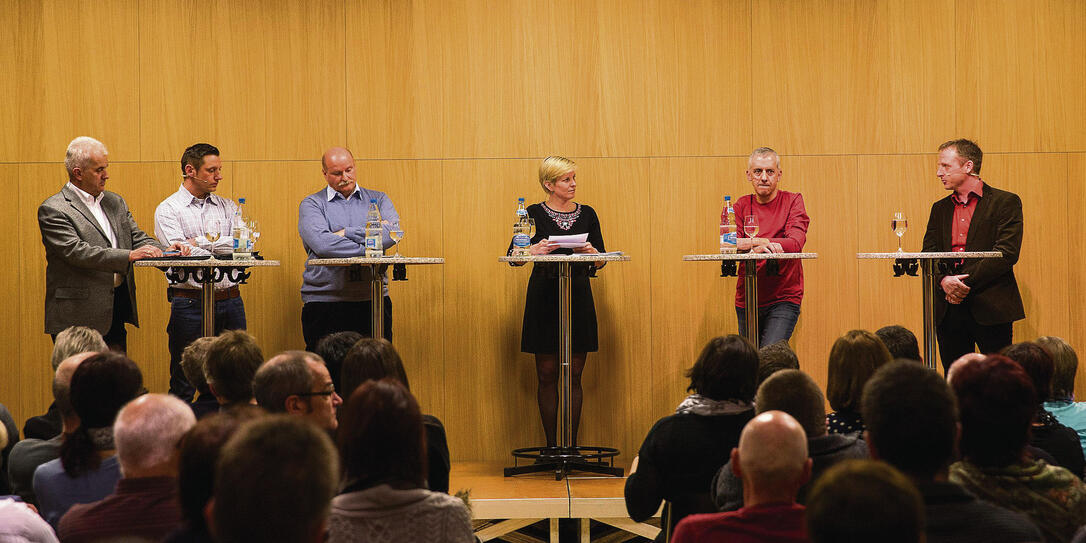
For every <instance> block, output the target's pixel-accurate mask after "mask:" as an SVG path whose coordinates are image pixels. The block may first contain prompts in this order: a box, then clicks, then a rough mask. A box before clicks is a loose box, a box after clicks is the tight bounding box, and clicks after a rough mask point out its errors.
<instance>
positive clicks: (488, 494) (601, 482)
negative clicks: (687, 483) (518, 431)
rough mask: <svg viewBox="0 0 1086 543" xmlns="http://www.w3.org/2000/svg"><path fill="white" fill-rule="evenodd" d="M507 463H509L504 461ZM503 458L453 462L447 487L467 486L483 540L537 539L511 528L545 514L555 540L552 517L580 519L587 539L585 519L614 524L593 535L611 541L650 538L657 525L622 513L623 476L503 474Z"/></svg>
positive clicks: (585, 540) (582, 534)
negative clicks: (610, 530) (558, 477)
mask: <svg viewBox="0 0 1086 543" xmlns="http://www.w3.org/2000/svg"><path fill="white" fill-rule="evenodd" d="M509 465H511V464H509ZM505 467H508V466H507V465H506V464H502V463H497V462H492V463H483V462H462V463H453V465H452V472H451V473H450V474H449V491H450V492H454V493H455V492H459V491H461V490H467V491H468V495H469V502H470V504H471V513H472V518H473V519H474V521H475V526H476V532H475V534H476V535H477V536H479V538H480V539H481V540H483V541H489V540H492V539H495V538H499V537H500V538H502V539H504V540H506V541H541V540H540V539H538V538H535V537H529V536H526V535H522V534H519V533H514V532H516V530H519V529H521V528H524V527H525V526H530V525H532V524H535V523H537V522H539V521H540V520H544V519H549V520H550V522H549V526H550V530H549V532H550V534H549V541H551V542H553V543H557V542H558V519H564V518H572V519H580V521H579V526H578V528H579V531H580V541H581V542H582V543H588V542H589V541H592V539H591V537H590V533H589V528H590V520H595V521H597V522H600V523H603V524H607V525H609V526H613V527H615V528H618V529H619V530H620V531H618V532H616V533H611V534H609V535H608V536H606V537H604V538H601V539H598V540H597V541H601V542H603V541H606V542H608V543H617V542H619V541H626V540H628V539H631V538H634V537H637V536H641V537H645V538H648V539H653V538H655V537H656V534H657V533H658V532H659V531H660V529H659V528H658V527H656V526H653V525H650V524H645V523H639V522H634V521H632V520H630V518H629V517H628V516H627V515H626V502H625V500H624V499H623V497H622V490H623V487H624V486H625V484H626V478H625V477H608V476H600V475H595V474H590V473H574V474H573V475H572V476H570V477H567V478H565V479H563V480H561V481H555V480H554V472H544V473H534V474H526V475H517V476H515V477H504V476H503V475H502V468H505Z"/></svg>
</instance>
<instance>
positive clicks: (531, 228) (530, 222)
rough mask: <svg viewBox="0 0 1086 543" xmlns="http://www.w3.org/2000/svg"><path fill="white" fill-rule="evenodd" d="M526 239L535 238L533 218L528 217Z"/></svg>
mask: <svg viewBox="0 0 1086 543" xmlns="http://www.w3.org/2000/svg"><path fill="white" fill-rule="evenodd" d="M528 239H535V219H533V218H531V217H528Z"/></svg>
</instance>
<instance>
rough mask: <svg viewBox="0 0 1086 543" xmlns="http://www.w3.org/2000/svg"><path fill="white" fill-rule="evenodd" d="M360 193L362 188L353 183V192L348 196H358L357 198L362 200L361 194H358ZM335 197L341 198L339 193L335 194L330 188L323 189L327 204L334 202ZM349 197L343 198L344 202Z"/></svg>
mask: <svg viewBox="0 0 1086 543" xmlns="http://www.w3.org/2000/svg"><path fill="white" fill-rule="evenodd" d="M361 192H362V187H360V186H358V183H355V185H354V191H353V192H351V194H350V196H354V195H355V194H358V198H359V199H361V198H362V194H360V193H361ZM337 195H338V196H341V197H342V196H343V195H342V194H340V193H339V192H336V190H335V189H333V188H332V187H324V196H325V198H328V201H329V202H331V201H332V200H334V199H335V197H336V196H337ZM350 196H348V197H347V198H344V200H349V199H350Z"/></svg>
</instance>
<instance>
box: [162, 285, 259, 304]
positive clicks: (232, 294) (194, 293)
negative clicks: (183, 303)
mask: <svg viewBox="0 0 1086 543" xmlns="http://www.w3.org/2000/svg"><path fill="white" fill-rule="evenodd" d="M202 297H203V291H202V290H196V289H193V288H173V287H170V288H168V289H166V301H170V300H173V299H174V298H196V299H200V298H202ZM240 297H241V289H239V288H238V287H236V286H235V287H230V288H224V289H222V290H216V291H215V301H216V302H221V301H223V300H229V299H230V298H240Z"/></svg>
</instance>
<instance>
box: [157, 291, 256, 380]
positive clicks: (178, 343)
mask: <svg viewBox="0 0 1086 543" xmlns="http://www.w3.org/2000/svg"><path fill="white" fill-rule="evenodd" d="M244 329H245V304H244V302H242V301H241V298H227V299H225V300H219V301H217V302H215V335H218V334H220V333H222V331H223V330H244ZM166 333H167V334H168V335H169V336H170V394H173V395H174V396H177V397H178V398H181V399H182V400H184V401H186V402H192V398H193V396H194V395H195V393H196V389H194V388H193V387H192V385H190V384H189V381H188V379H185V372H183V371H181V353H182V352H183V351H184V350H185V347H188V346H189V344H190V343H192V342H193V341H196V339H197V338H199V337H201V336H203V335H204V312H203V301H202V300H200V299H199V298H182V297H180V296H175V297H174V298H173V300H171V301H170V323H169V324H167V325H166Z"/></svg>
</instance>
